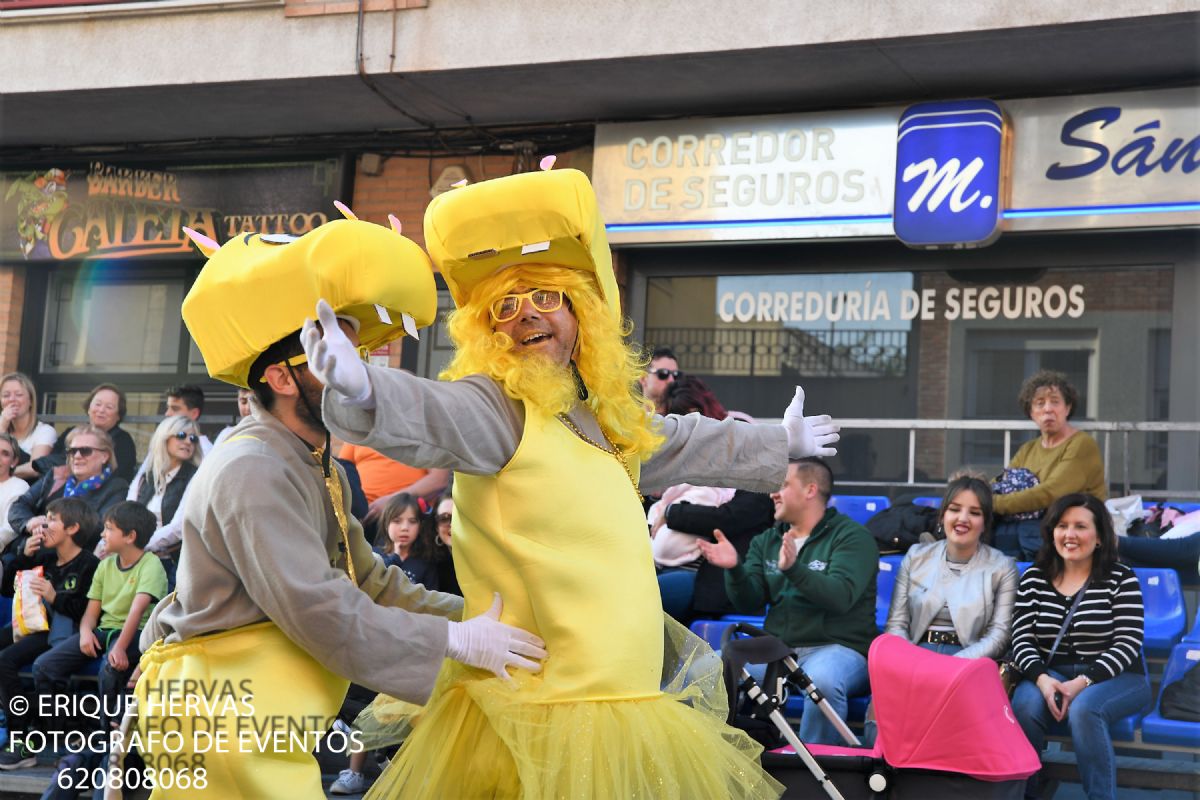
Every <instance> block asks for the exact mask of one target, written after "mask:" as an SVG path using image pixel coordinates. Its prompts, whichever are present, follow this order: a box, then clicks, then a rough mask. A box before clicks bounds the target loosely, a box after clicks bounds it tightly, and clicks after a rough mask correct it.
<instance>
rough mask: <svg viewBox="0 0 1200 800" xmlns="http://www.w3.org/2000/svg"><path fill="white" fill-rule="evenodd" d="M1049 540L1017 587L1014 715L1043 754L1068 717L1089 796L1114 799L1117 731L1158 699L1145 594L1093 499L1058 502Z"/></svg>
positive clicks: (1033, 784) (1029, 786)
mask: <svg viewBox="0 0 1200 800" xmlns="http://www.w3.org/2000/svg"><path fill="white" fill-rule="evenodd" d="M1042 538H1043V544H1042V549H1041V551H1040V552H1039V553H1038V557H1037V560H1036V561H1035V562H1034V564H1033V566H1031V567H1030V568H1029V569H1027V570H1026V571H1025V574H1024V575H1022V576H1021V582H1020V584H1019V586H1018V587H1017V610H1016V621H1015V622H1014V623H1013V660H1014V661H1016V664H1017V666H1018V667H1020V669H1021V672H1022V674H1023V676H1024V678H1025V679H1024V680H1023V681H1022V682H1021V683H1020V684H1019V685H1018V686H1017V690H1016V692H1014V693H1013V698H1012V708H1013V713H1015V714H1016V717H1017V722H1018V723H1019V724H1020V725H1021V729H1022V730H1024V731H1025V735H1026V736H1027V737H1029V742H1030V744H1032V745H1033V747H1034V749H1035V750H1038V751H1039V752H1040V751H1041V750H1042V748H1043V747H1045V745H1046V733H1047V732H1048V730H1049V728H1050V727H1051V726H1052V725H1054V723H1055V722H1062V721H1063V720H1066V722H1067V725H1068V726H1069V727H1070V731H1071V742H1072V744H1073V746H1074V749H1075V752H1076V754H1077V756H1078V758H1077V761H1078V764H1079V776H1080V778H1081V779H1082V782H1083V790H1084V792H1085V793H1086V794H1087V796H1088V797H1089V798H1091V800H1099V799H1100V798H1104V799H1105V800H1108V798H1112V797H1116V791H1117V770H1116V759H1115V756H1114V754H1113V743H1112V736H1111V734H1110V733H1109V725H1110V724H1111V723H1113V722H1115V721H1116V720H1118V719H1121V718H1122V717H1127V716H1129V715H1130V714H1133V713H1135V712H1137V711H1138V710H1139V709H1142V708H1144V707H1145V706H1146V705H1147V704H1148V703H1149V702H1150V699H1151V694H1150V684H1149V682H1148V681H1147V680H1146V670H1145V666H1144V665H1143V663H1142V639H1143V631H1144V628H1145V608H1144V607H1143V605H1142V591H1141V587H1140V586H1139V585H1138V579H1137V576H1136V575H1134V573H1133V570H1132V569H1130V568H1129V567H1127V566H1125V565H1124V564H1122V563H1120V562H1118V561H1117V536H1116V533H1114V531H1113V527H1112V521H1111V519H1110V518H1109V516H1108V511H1107V509H1105V508H1104V503H1102V502H1100V500H1098V499H1096V498H1095V497H1092V496H1091V495H1087V494H1069V495H1067V496H1066V497H1062V498H1060V499H1058V500H1057V501H1055V503H1054V505H1052V506H1051V507H1050V510H1049V512H1047V514H1046V518H1045V520H1044V521H1043V524H1042ZM1060 637H1061V638H1060ZM1037 783H1038V782H1037V776H1036V775H1035V776H1034V777H1033V778H1030V779H1029V781H1028V782H1027V783H1026V786H1025V796H1026V797H1037V796H1038V786H1037Z"/></svg>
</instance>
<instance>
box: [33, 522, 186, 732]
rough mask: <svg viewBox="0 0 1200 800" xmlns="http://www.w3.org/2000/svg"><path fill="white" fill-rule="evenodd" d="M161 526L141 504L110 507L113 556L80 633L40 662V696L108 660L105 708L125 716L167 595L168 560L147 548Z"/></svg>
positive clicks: (36, 673) (107, 525)
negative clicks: (148, 633) (157, 608)
mask: <svg viewBox="0 0 1200 800" xmlns="http://www.w3.org/2000/svg"><path fill="white" fill-rule="evenodd" d="M157 524H158V521H157V520H156V519H155V517H154V513H153V512H151V511H150V510H149V509H147V508H146V507H145V506H144V505H142V504H141V503H136V502H133V501H125V502H121V503H117V504H116V505H115V506H113V507H112V508H111V509H109V511H108V513H107V514H106V515H105V517H104V541H105V544H106V545H107V547H108V552H109V554H110V555H109V556H108V557H106V558H105V559H104V560H103V561H101V562H100V566H99V567H97V568H96V574H95V576H94V577H93V578H92V586H91V588H90V589H89V590H88V595H87V596H88V606H87V610H86V611H84V613H83V619H82V620H80V623H79V634H78V635H77V636H73V637H71V638H69V639H67V640H66V641H64V642H62V643H61V644H59V645H58V646H57V647H55V648H53V649H52V650H50V651H49V652H47V653H45V654H43V655H42V656H41V657H40V658H38V660H37V661H36V662H34V665H33V679H34V685H35V686H36V687H37V690H38V691H39V692H44V693H47V694H54V693H62V692H65V691H66V690H67V687H68V681H69V680H70V677H71V675H72V673H74V672H77V671H78V670H79V669H80V668H82V667H84V666H85V665H86V664H87V663H88V662H89V661H91V660H92V659H94V658H96V657H97V656H104V664H103V666H102V667H101V668H100V676H99V683H100V697H101V699H102V700H103V701H104V702H103V703H102V705H101V708H102V709H103V712H104V714H105V716H106V717H107V718H108V720H109V721H111V720H114V719H115V720H119V719H120V718H121V713H122V708H121V707H122V705H123V699H124V696H125V685H126V683H127V682H128V681H129V676H130V675H131V674H132V673H133V669H134V667H136V666H137V662H138V659H139V658H141V650H140V648H139V646H138V639H139V638H140V635H141V629H142V627H144V626H145V624H146V622H147V620H148V619H149V618H150V612H151V610H152V609H153V606H154V604H155V603H156V602H157V601H159V600H161V599H162V598H163V597H164V596H165V595H166V594H167V573H166V570H164V569H163V565H162V562H161V561H159V559H158V556H156V555H154V554H153V553H147V552H145V551H144V550H143V548H144V547H145V546H146V543H147V542H149V541H150V536H151V534H153V533H154V530H155V528H156V527H157Z"/></svg>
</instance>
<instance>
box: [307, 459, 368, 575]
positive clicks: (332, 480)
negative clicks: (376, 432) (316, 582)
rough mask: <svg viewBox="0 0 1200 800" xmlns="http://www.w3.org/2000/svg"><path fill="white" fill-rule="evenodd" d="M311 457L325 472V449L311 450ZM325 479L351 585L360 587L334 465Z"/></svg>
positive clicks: (339, 482)
mask: <svg viewBox="0 0 1200 800" xmlns="http://www.w3.org/2000/svg"><path fill="white" fill-rule="evenodd" d="M309 455H311V456H312V457H313V459H315V460H316V462H317V464H318V465H320V467H321V470H322V472H324V468H325V460H324V456H325V450H324V448H317V449H316V450H310V451H309ZM324 477H325V490H326V491H327V492H328V493H329V500H330V502H331V503H332V504H333V516H334V517H335V518H336V519H337V524H338V531H339V532H340V533H341V534H342V549H343V551H344V553H343V554H344V555H345V556H346V572H347V573H348V574H349V575H350V581H351V583H353V584H354V585H355V586H358V575H356V574H355V569H354V558H353V556H351V555H350V534H349V529H350V523H349V521H348V520H347V519H346V509H345V508H344V507H343V505H342V502H343V498H342V482H341V481H340V480H338V474H337V470H336V469H333V468H332V465H330V470H329V474H328V475H325V476H324Z"/></svg>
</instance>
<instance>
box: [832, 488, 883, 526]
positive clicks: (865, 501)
mask: <svg viewBox="0 0 1200 800" xmlns="http://www.w3.org/2000/svg"><path fill="white" fill-rule="evenodd" d="M829 505H831V506H832V507H834V508H836V509H837V510H838V513H841V514H845V515H846V516H847V517H850V519H852V520H854V521H855V522H858V523H865V522H866V521H867V520H869V519H870V518H871V517H873V516H875V515H876V514H878V513H879V512H880V511H883V510H884V509H885V508H887V507H888V506H889V505H890V503H889V502H888V499H887V498H886V497H884V496H883V495H851V494H835V495H834V496H833V497H831V498H829Z"/></svg>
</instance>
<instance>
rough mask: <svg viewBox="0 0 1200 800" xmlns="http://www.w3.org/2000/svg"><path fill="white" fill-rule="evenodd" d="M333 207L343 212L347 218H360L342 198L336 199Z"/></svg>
mask: <svg viewBox="0 0 1200 800" xmlns="http://www.w3.org/2000/svg"><path fill="white" fill-rule="evenodd" d="M333 207H334V208H336V209H337V210H338V211H340V212H342V216H343V217H345V218H346V219H358V217H356V216H355V215H354V212H353V211H351V210H350V207H349V206H347V205H346V204H345V203H343V202H342V201H341V200H334V201H333Z"/></svg>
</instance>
